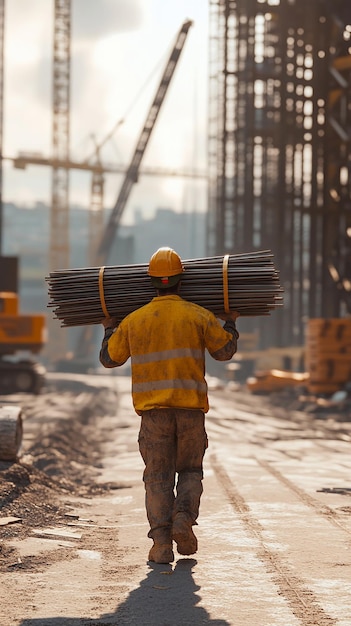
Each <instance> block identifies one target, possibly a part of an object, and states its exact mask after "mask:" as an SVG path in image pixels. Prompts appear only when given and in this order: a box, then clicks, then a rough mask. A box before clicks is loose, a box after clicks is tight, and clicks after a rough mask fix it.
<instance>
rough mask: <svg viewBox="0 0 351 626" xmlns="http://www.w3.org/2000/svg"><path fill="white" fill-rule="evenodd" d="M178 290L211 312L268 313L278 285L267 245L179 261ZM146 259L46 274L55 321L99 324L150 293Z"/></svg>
mask: <svg viewBox="0 0 351 626" xmlns="http://www.w3.org/2000/svg"><path fill="white" fill-rule="evenodd" d="M183 265H184V268H185V272H184V275H183V277H182V283H181V288H180V295H181V297H182V298H184V299H185V300H188V301H190V302H194V303H195V304H199V305H200V306H203V307H205V308H206V309H209V310H210V311H212V312H213V313H214V314H215V315H217V314H221V313H224V312H226V311H229V310H230V311H238V312H239V313H240V315H243V316H256V315H269V314H270V312H271V311H272V310H274V309H275V308H277V307H279V306H281V305H282V301H283V298H282V293H283V290H282V288H281V286H280V284H279V275H278V272H277V270H276V269H275V267H274V263H273V254H272V253H271V252H270V251H269V250H264V251H259V252H252V253H246V254H234V255H226V256H215V257H205V258H200V259H188V260H185V261H183ZM147 268H148V264H133V265H114V266H113V265H111V266H106V267H105V268H99V267H90V268H76V269H63V270H55V271H53V272H50V274H49V276H48V277H46V281H47V282H48V285H49V288H48V293H49V303H48V306H49V307H51V308H52V309H53V313H54V317H55V318H56V319H59V320H60V321H61V326H84V325H88V324H99V323H100V322H101V320H102V318H104V317H106V313H107V314H108V315H109V316H111V317H116V318H117V321H118V322H120V321H121V320H122V319H123V318H124V317H125V316H126V315H128V314H129V313H131V312H132V311H134V310H136V309H137V308H139V307H141V306H143V305H145V304H147V303H148V302H150V300H151V299H152V298H153V297H154V296H155V295H156V293H155V288H154V287H153V286H152V284H151V280H150V276H148V274H147Z"/></svg>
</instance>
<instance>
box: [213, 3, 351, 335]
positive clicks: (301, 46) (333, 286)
mask: <svg viewBox="0 0 351 626" xmlns="http://www.w3.org/2000/svg"><path fill="white" fill-rule="evenodd" d="M346 5H347V0H332V1H330V2H329V0H309V1H308V2H306V1H305V0H210V106H209V112H210V115H209V143H208V145H209V211H208V231H207V236H208V253H209V254H223V253H237V252H245V251H250V250H251V249H271V250H272V251H273V253H274V256H275V260H276V265H277V267H278V269H279V270H280V274H281V283H282V284H283V286H284V288H285V307H284V311H283V312H282V313H280V314H279V315H277V317H276V319H275V323H274V324H272V323H271V321H270V320H269V323H267V320H265V319H263V320H256V321H255V322H254V325H255V328H257V327H259V331H260V337H261V340H260V343H261V347H265V346H266V345H276V346H289V345H290V346H292V345H301V344H303V343H304V322H305V321H306V319H308V318H311V317H326V316H329V317H331V316H334V317H335V316H339V315H342V314H343V311H344V308H345V307H344V299H343V298H342V289H340V280H339V283H337V281H335V276H336V274H335V272H334V280H333V276H332V259H333V258H334V259H336V261H335V262H336V265H337V266H338V267H340V265H342V264H343V263H344V261H343V257H342V254H341V252H340V237H341V236H343V235H344V234H345V229H347V227H348V226H349V225H350V215H351V212H350V207H349V203H350V200H349V198H350V180H349V168H350V154H349V132H350V131H349V129H350V127H351V126H350V106H351V101H350V95H351V94H350V85H351V81H350V77H351V74H350V52H349V49H348V45H347V35H346V39H345V33H347V32H349V31H347V26H348V23H350V22H351V19H348V17H347V16H348V14H347V7H346ZM348 13H350V10H348ZM349 17H350V18H351V16H349ZM345 29H346V30H345ZM336 90H339V91H338V94H336V93H335V91H336ZM340 271H341V270H340ZM337 274H338V277H339V279H340V272H339V271H338V272H337ZM243 322H244V323H245V322H246V321H244V320H243ZM250 324H251V326H252V322H251V323H250V322H247V328H248V329H250Z"/></svg>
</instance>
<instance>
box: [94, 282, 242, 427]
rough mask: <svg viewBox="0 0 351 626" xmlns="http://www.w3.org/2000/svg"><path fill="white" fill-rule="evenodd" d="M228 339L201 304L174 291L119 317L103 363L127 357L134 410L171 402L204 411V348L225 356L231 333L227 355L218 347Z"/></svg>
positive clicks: (205, 408)
mask: <svg viewBox="0 0 351 626" xmlns="http://www.w3.org/2000/svg"><path fill="white" fill-rule="evenodd" d="M231 341H233V334H232V333H230V332H227V331H226V330H224V328H223V327H222V325H221V324H220V322H219V321H218V320H217V319H216V317H215V316H214V315H213V313H211V312H210V311H208V310H207V309H204V308H202V307H200V306H198V305H196V304H193V303H191V302H187V301H186V300H183V299H182V298H181V297H180V296H178V295H173V294H171V295H165V296H157V297H155V298H153V300H152V301H151V302H150V303H149V304H147V305H145V306H143V307H141V308H140V309H137V310H136V311H134V312H133V313H131V314H129V315H128V316H127V317H125V318H124V320H122V322H121V323H120V325H119V326H118V328H117V329H116V330H115V331H114V332H113V334H112V335H111V337H110V338H109V339H108V343H107V350H108V357H109V358H110V359H111V362H110V363H109V365H107V367H113V366H114V365H122V364H123V363H125V362H126V361H127V359H128V358H129V357H131V367H132V398H133V404H134V408H135V411H136V413H138V414H139V415H140V414H141V413H142V412H143V411H147V410H149V409H154V408H171V407H172V408H184V409H200V410H202V411H204V412H207V411H208V408H209V406H208V398H207V383H206V380H205V348H207V350H208V351H209V353H210V354H211V355H212V356H213V357H214V358H217V359H218V360H227V359H229V358H231V356H232V355H233V353H234V352H235V350H236V337H235V340H234V344H235V346H234V347H233V349H232V351H231V354H230V355H228V354H225V355H224V356H223V354H220V350H221V348H223V347H224V346H225V345H226V344H228V342H231ZM217 351H219V353H218V354H216V353H217ZM112 362H113V363H112ZM104 364H105V363H104ZM105 365H106V364H105Z"/></svg>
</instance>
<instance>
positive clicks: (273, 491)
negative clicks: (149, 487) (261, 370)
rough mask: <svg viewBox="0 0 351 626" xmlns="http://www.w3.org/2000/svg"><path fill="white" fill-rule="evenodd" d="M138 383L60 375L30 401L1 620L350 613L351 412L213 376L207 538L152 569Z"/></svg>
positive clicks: (145, 621) (4, 534)
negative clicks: (296, 404)
mask: <svg viewBox="0 0 351 626" xmlns="http://www.w3.org/2000/svg"><path fill="white" fill-rule="evenodd" d="M129 388H130V381H129V379H128V378H124V377H119V376H113V375H112V376H95V377H89V378H88V379H87V378H85V379H82V378H80V377H71V379H70V380H63V377H62V376H58V375H57V376H55V375H51V377H50V385H49V388H48V390H47V391H46V392H45V393H44V394H43V395H42V396H41V397H38V398H35V397H33V398H29V399H28V400H26V407H25V409H26V410H25V414H26V415H27V417H26V419H25V423H24V444H23V449H22V451H21V459H20V463H19V464H13V465H10V464H4V463H3V464H1V465H0V470H1V472H0V477H1V484H0V499H1V500H0V501H1V503H2V507H1V512H0V518H4V517H9V516H12V517H15V518H16V517H18V518H20V520H21V521H16V522H13V523H11V524H7V525H4V526H0V538H1V542H0V583H1V584H0V590H1V591H0V593H1V605H0V626H63V625H65V626H66V625H67V626H88V625H89V626H95V625H96V626H97V625H99V626H107V625H112V624H113V625H121V626H124V625H127V624H128V625H130V624H132V625H134V624H135V625H142V626H143V625H145V626H161V625H162V626H176V625H187V626H193V625H197V624H199V625H202V624H210V625H212V626H229V625H230V626H334V625H335V626H351V499H350V494H351V489H350V488H351V484H350V465H351V462H350V441H351V422H350V421H349V417H348V416H345V415H344V416H342V415H341V416H340V415H336V416H334V417H333V416H332V415H331V414H330V413H328V412H324V413H323V415H322V416H319V417H318V418H317V417H316V416H315V414H313V413H312V414H310V413H308V412H302V411H296V410H293V409H291V408H290V409H287V408H285V407H284V406H279V403H277V402H276V403H275V404H272V403H270V402H269V401H268V399H265V398H263V397H257V396H252V395H250V394H248V393H246V392H245V391H242V390H236V391H234V390H230V389H222V388H220V389H213V390H212V391H211V393H210V400H211V410H210V413H209V414H208V417H207V431H208V435H209V441H210V445H209V449H208V451H207V454H206V461H205V479H204V495H203V499H202V503H201V514H200V518H199V525H198V526H197V528H196V534H197V536H198V539H199V551H198V553H197V554H196V555H195V558H184V557H180V556H179V555H177V556H176V560H175V562H174V563H173V564H172V565H169V566H168V565H153V566H151V564H150V563H148V562H147V554H148V550H149V548H150V547H151V542H150V540H149V539H148V538H147V536H146V535H147V530H148V527H147V521H146V516H145V511H144V489H143V485H142V481H141V475H142V471H143V466H142V461H141V459H140V457H139V452H138V447H137V434H138V427H139V421H138V417H137V416H136V415H135V414H134V412H133V410H132V407H131V400H130V394H129ZM11 400H12V401H16V400H18V398H17V399H16V398H11ZM0 521H1V519H0Z"/></svg>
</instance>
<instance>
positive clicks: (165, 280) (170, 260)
mask: <svg viewBox="0 0 351 626" xmlns="http://www.w3.org/2000/svg"><path fill="white" fill-rule="evenodd" d="M183 272H184V267H183V265H182V260H181V258H180V256H179V254H177V252H175V250H172V248H167V247H164V248H159V249H158V250H156V252H155V253H154V254H153V255H152V257H151V259H150V262H149V269H148V274H149V276H151V278H152V279H153V280H152V282H153V284H154V285H155V287H161V288H162V287H164V288H166V287H172V286H173V285H175V284H176V283H177V282H178V281H179V280H180V278H181V274H182V273H183ZM155 279H156V280H155Z"/></svg>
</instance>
